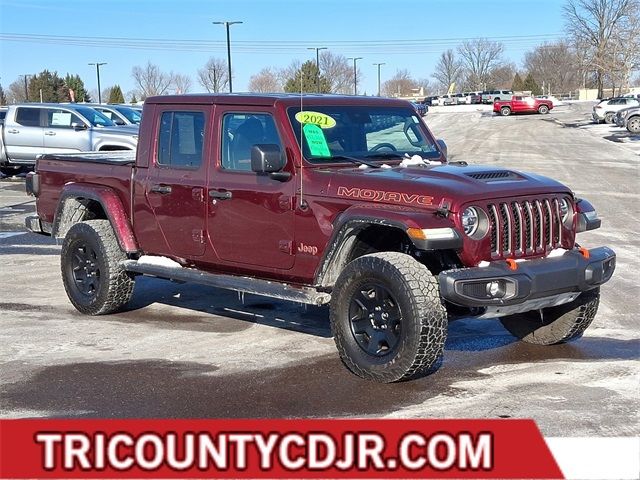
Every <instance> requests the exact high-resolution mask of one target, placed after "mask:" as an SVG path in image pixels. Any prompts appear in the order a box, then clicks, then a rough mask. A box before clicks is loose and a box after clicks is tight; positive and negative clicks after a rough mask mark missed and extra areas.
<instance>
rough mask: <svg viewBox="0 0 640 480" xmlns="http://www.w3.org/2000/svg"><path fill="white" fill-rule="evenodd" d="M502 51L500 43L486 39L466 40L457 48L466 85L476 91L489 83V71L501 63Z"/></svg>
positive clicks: (502, 47)
mask: <svg viewBox="0 0 640 480" xmlns="http://www.w3.org/2000/svg"><path fill="white" fill-rule="evenodd" d="M503 51H504V46H503V45H502V44H501V43H499V42H494V41H491V40H487V39H486V38H478V39H475V40H467V41H465V42H463V43H462V45H460V46H458V53H459V54H460V56H461V57H462V63H463V66H464V73H465V83H466V85H467V86H468V87H469V88H473V89H476V90H481V89H483V88H484V86H485V84H487V83H489V80H490V74H491V71H492V70H494V69H495V68H496V67H498V66H499V65H500V63H501V62H502V52H503Z"/></svg>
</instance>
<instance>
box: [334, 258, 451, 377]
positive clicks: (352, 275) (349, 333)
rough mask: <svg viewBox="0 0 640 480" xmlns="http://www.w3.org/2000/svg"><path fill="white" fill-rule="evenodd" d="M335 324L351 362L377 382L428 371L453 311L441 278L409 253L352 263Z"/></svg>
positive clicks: (337, 291)
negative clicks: (442, 295) (444, 301)
mask: <svg viewBox="0 0 640 480" xmlns="http://www.w3.org/2000/svg"><path fill="white" fill-rule="evenodd" d="M330 319H331V329H332V332H333V336H334V339H335V342H336V346H337V348H338V352H339V353H340V358H341V359H342V361H343V363H344V364H345V366H346V367H347V368H348V369H349V370H351V371H352V372H353V373H355V374H356V375H358V376H360V377H362V378H365V379H368V380H374V381H377V382H384V383H389V382H396V381H400V380H408V379H410V378H416V377H419V376H423V375H425V374H428V373H429V372H430V371H431V370H432V369H434V367H435V366H436V365H437V363H438V361H439V360H440V358H441V357H442V354H443V351H444V342H445V339H446V336H447V315H446V310H445V308H444V306H443V304H442V301H441V300H440V292H439V287H438V282H437V280H436V279H435V277H434V276H433V275H431V273H430V272H429V270H428V269H427V267H425V266H424V265H422V264H421V263H419V262H418V261H416V260H415V259H414V258H412V257H410V256H409V255H405V254H402V253H396V252H382V253H374V254H370V255H364V256H362V257H359V258H357V259H355V260H353V261H352V262H351V263H349V264H348V265H347V266H346V267H345V269H344V271H343V272H342V274H341V275H340V277H339V278H338V280H337V281H336V286H335V288H334V290H333V292H332V298H331V308H330Z"/></svg>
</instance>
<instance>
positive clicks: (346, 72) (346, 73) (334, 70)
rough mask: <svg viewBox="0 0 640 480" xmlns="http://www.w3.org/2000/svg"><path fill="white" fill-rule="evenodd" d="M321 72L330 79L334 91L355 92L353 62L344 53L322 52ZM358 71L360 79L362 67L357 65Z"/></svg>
mask: <svg viewBox="0 0 640 480" xmlns="http://www.w3.org/2000/svg"><path fill="white" fill-rule="evenodd" d="M320 73H321V74H322V75H324V77H325V78H326V79H327V80H329V83H330V84H331V92H332V93H343V94H352V93H353V63H351V62H350V61H349V60H348V59H347V57H345V56H344V55H340V54H336V53H332V52H330V51H324V52H321V53H320ZM356 73H357V76H358V79H361V78H362V73H361V72H360V67H356ZM358 83H360V82H358Z"/></svg>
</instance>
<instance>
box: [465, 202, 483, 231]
mask: <svg viewBox="0 0 640 480" xmlns="http://www.w3.org/2000/svg"><path fill="white" fill-rule="evenodd" d="M479 220H480V217H479V215H478V210H477V209H476V207H467V208H466V209H465V210H464V212H462V228H463V229H464V233H465V234H466V235H468V236H470V237H471V236H473V234H474V233H476V231H477V230H478V223H479Z"/></svg>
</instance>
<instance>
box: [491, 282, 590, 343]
mask: <svg viewBox="0 0 640 480" xmlns="http://www.w3.org/2000/svg"><path fill="white" fill-rule="evenodd" d="M599 302H600V289H599V288H596V289H594V290H589V291H587V292H584V293H582V294H581V295H580V296H579V297H578V298H576V299H575V300H574V301H573V302H570V303H567V304H565V305H560V306H558V307H551V308H545V309H542V310H535V311H532V312H526V313H519V314H517V315H510V316H507V317H503V318H501V319H500V321H501V322H502V325H503V326H504V327H505V328H506V329H507V330H508V331H509V333H511V334H512V335H513V336H514V337H517V338H519V339H520V340H522V341H523V342H526V343H533V344H536V345H554V344H557V343H564V342H569V341H571V340H576V339H578V338H580V337H581V336H582V334H583V333H584V331H585V330H586V329H587V327H588V326H589V325H591V322H592V321H593V319H594V318H595V316H596V313H597V312H598V304H599Z"/></svg>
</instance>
